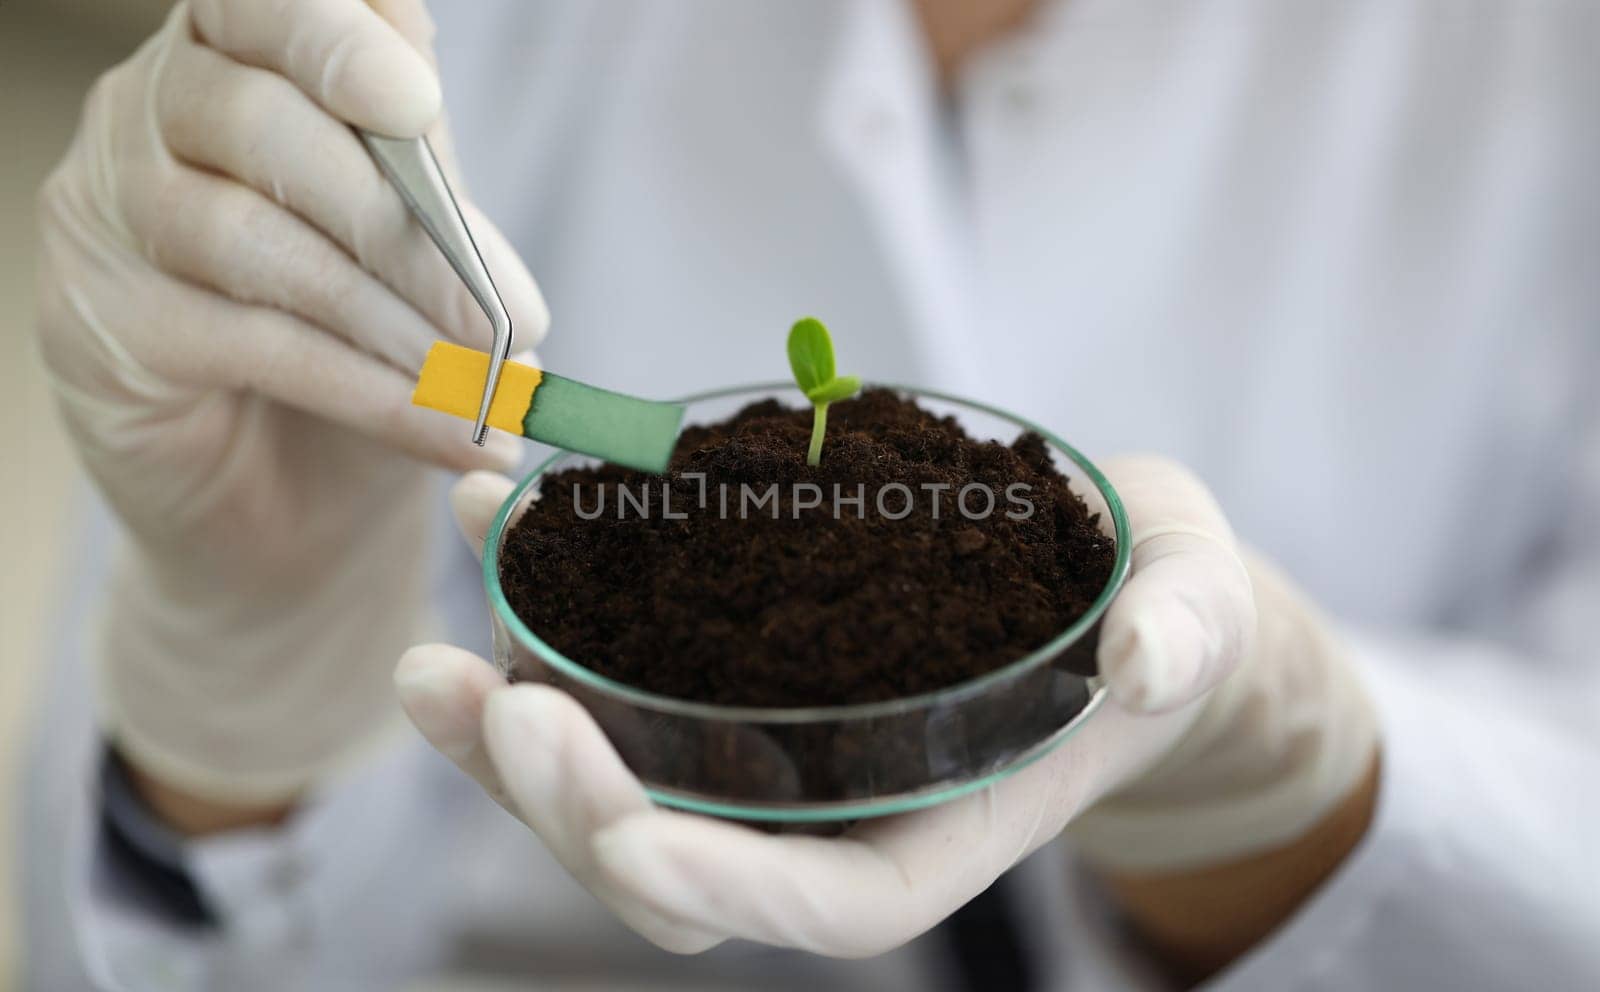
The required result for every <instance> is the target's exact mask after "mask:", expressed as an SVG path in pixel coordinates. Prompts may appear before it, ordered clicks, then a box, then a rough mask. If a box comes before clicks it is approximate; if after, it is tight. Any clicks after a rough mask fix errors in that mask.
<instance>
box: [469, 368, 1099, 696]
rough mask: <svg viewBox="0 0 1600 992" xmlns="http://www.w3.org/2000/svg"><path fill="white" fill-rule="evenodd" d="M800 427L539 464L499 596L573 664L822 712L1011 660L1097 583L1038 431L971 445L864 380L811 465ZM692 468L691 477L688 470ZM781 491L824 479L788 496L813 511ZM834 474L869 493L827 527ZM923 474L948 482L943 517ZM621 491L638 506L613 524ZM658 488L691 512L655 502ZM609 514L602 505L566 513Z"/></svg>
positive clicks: (777, 414) (723, 430)
mask: <svg viewBox="0 0 1600 992" xmlns="http://www.w3.org/2000/svg"><path fill="white" fill-rule="evenodd" d="M810 431H811V411H810V409H809V408H807V409H792V408H786V407H783V406H781V405H780V404H778V403H777V402H775V401H765V402H761V403H756V404H753V405H751V406H748V407H746V408H745V409H743V410H741V411H739V413H738V414H736V415H735V416H734V417H733V418H731V419H730V420H728V421H726V422H723V423H720V424H716V425H713V426H710V427H692V428H689V429H687V430H685V432H684V434H683V437H682V438H681V439H680V441H679V444H678V451H677V454H676V455H675V456H674V458H673V461H672V465H671V468H670V471H669V473H668V476H667V477H665V478H663V477H658V476H649V475H645V474H642V473H639V472H634V471H630V470H627V469H621V468H617V467H615V466H611V465H605V466H601V467H599V468H595V469H573V470H568V471H565V472H559V473H556V474H554V475H552V476H551V477H550V478H549V479H547V480H546V481H545V483H544V485H543V488H542V493H543V495H542V498H541V499H540V500H539V501H538V502H536V503H535V504H534V505H533V506H532V507H531V508H530V509H529V510H528V512H527V513H526V514H525V515H524V516H523V518H522V520H521V521H520V522H519V523H518V524H517V526H516V527H515V528H514V529H513V530H512V532H511V533H510V535H509V536H508V538H507V542H506V546H505V549H504V554H503V556H502V559H501V566H500V569H501V571H500V579H501V583H502V585H503V587H504V589H505V592H506V596H507V599H508V600H509V601H510V603H511V606H512V608H513V609H514V610H516V612H517V613H518V614H519V615H520V616H521V617H522V618H523V620H524V621H525V622H526V623H527V625H528V626H529V628H531V629H532V630H533V631H535V632H536V633H538V634H539V635H540V636H541V637H542V638H543V639H544V640H545V641H546V642H548V643H549V644H550V645H552V646H553V647H555V648H556V649H557V650H559V651H561V652H562V653H563V654H565V655H566V656H567V657H569V658H572V659H574V660H577V661H579V662H581V663H582V664H584V665H586V666H588V667H590V668H592V669H594V670H595V671H598V672H600V673H602V674H604V675H607V676H610V677H611V678H614V679H617V680H619V681H622V682H626V683H628V684H630V685H634V686H638V687H641V688H644V689H647V690H650V691H653V692H656V693H660V694H663V695H667V696H674V697H678V698H684V699H695V700H703V701H710V702H716V703H723V704H736V705H752V706H805V705H834V704H842V703H854V702H868V701H875V700H883V699H890V698H894V697H898V696H905V695H911V694H916V693H922V692H926V691H930V690H934V689H940V688H944V687H947V686H950V685H954V684H956V683H959V682H962V681H965V680H967V679H970V678H973V677H975V676H978V675H981V674H982V673H984V672H987V671H990V670H992V669H994V668H996V667H999V666H1002V665H1005V664H1007V663H1009V662H1012V661H1015V660H1017V659H1018V658H1020V657H1022V656H1023V655H1025V654H1027V653H1028V652H1030V651H1032V650H1034V649H1035V648H1038V647H1039V646H1040V645H1042V644H1044V643H1045V642H1047V641H1048V640H1050V639H1051V638H1052V637H1054V636H1055V635H1057V634H1059V633H1060V632H1061V631H1062V630H1063V629H1064V628H1066V627H1067V626H1068V625H1069V624H1070V623H1072V621H1073V620H1075V619H1076V618H1077V617H1079V616H1081V615H1082V614H1083V613H1084V612H1085V611H1086V610H1087V609H1088V608H1089V606H1090V604H1091V603H1093V601H1094V599H1095V598H1096V596H1098V595H1099V593H1100V591H1101V589H1102V588H1103V587H1104V586H1105V583H1106V580H1107V578H1108V576H1109V575H1110V572H1111V568H1112V563H1113V559H1114V546H1113V542H1112V540H1111V539H1110V538H1108V537H1106V536H1104V535H1103V534H1102V533H1101V532H1100V529H1099V527H1098V524H1097V518H1096V516H1095V515H1093V514H1091V513H1089V511H1088V509H1087V508H1086V507H1085V505H1084V503H1083V501H1082V500H1081V499H1079V498H1078V497H1077V496H1076V495H1075V494H1073V493H1072V491H1071V490H1070V489H1069V488H1068V487H1067V484H1066V480H1065V479H1064V478H1063V477H1062V476H1061V475H1060V474H1059V473H1058V472H1056V471H1055V469H1054V468H1053V467H1052V466H1051V464H1050V456H1049V454H1048V451H1047V450H1046V448H1045V444H1044V441H1043V440H1042V439H1041V438H1039V437H1038V436H1037V435H1024V436H1022V437H1021V438H1019V439H1017V441H1016V442H1015V443H1013V444H1012V445H1010V446H1009V447H1008V446H1005V445H1002V444H1000V443H998V442H994V441H988V442H979V441H975V440H973V439H972V438H970V437H968V436H967V435H966V434H965V433H964V432H963V431H962V430H961V428H960V427H959V426H958V425H957V424H956V423H955V422H954V420H952V419H950V418H943V419H941V418H938V417H935V416H934V415H932V414H930V413H928V412H927V411H925V410H923V409H922V408H920V407H918V406H917V405H916V404H914V403H912V402H910V401H908V400H906V399H903V398H901V397H899V396H897V395H896V394H894V393H892V392H889V391H886V390H877V389H875V390H868V391H867V392H865V393H863V394H862V395H861V396H860V397H859V398H857V399H854V400H849V401H845V402H841V403H836V404H834V405H833V407H832V409H831V410H830V412H829V423H828V433H827V442H826V445H825V447H824V449H823V454H822V464H821V465H820V466H818V467H815V468H813V467H809V466H807V465H806V462H805V455H806V446H807V442H808V440H809V437H810ZM696 472H700V473H704V474H705V480H704V487H705V488H704V490H702V488H701V485H702V484H701V481H700V480H699V479H697V478H693V477H688V478H686V477H685V473H696ZM773 483H777V484H778V493H777V518H776V519H773V516H772V513H773V507H772V504H771V503H767V504H764V505H761V506H759V507H755V506H754V504H753V503H752V502H750V501H743V503H742V491H741V488H740V487H741V484H748V486H749V487H750V492H751V498H752V500H753V499H755V498H759V497H760V496H762V495H764V494H765V492H766V490H767V487H769V486H770V485H772V484H773ZM795 483H815V484H816V485H817V486H819V487H820V494H813V493H811V492H808V491H805V490H802V491H801V492H800V493H799V496H800V498H801V501H802V502H807V501H809V498H811V497H814V496H816V495H820V499H821V505H820V506H817V507H815V508H803V509H801V510H799V511H798V512H799V517H798V519H795V512H796V511H795V505H796V503H795V499H794V496H795V494H794V491H793V489H792V485H793V484H795ZM892 483H900V484H902V485H904V486H907V487H909V489H910V492H911V495H912V496H913V512H912V513H911V514H910V515H909V516H906V517H905V518H904V519H898V520H895V519H888V518H887V516H884V515H880V512H879V509H878V506H877V503H876V500H875V498H874V497H875V494H876V493H878V491H879V490H880V488H881V487H883V486H886V485H889V484H892ZM970 483H982V484H984V485H986V486H988V487H989V488H990V490H991V491H992V492H993V493H994V494H995V499H996V502H995V505H994V509H993V510H992V512H989V513H987V514H986V515H985V514H983V512H982V511H983V510H984V509H985V506H986V503H987V501H986V500H985V499H984V498H982V494H981V492H979V491H973V492H972V493H971V494H970V496H971V498H970V499H969V500H968V502H967V503H966V509H967V510H968V511H970V513H971V514H972V515H973V516H980V517H981V519H969V517H968V515H966V514H964V513H963V512H961V508H960V506H958V503H957V494H958V493H959V492H960V490H961V489H962V487H964V486H967V485H968V484H970ZM1016 483H1023V484H1026V485H1027V486H1028V487H1030V488H1029V489H1028V490H1026V491H1021V490H1011V492H1012V493H1013V494H1014V495H1016V496H1019V497H1022V498H1025V499H1026V500H1028V501H1031V503H1032V512H1031V515H1029V516H1027V517H1026V518H1025V519H1014V517H1017V516H1020V515H1021V514H1022V513H1023V511H1024V510H1025V507H1024V506H1023V504H1022V503H1021V502H1019V501H1017V500H1009V499H1008V498H1007V492H1008V489H1007V487H1010V486H1012V485H1013V484H1016ZM723 484H726V486H727V489H726V490H725V491H726V493H727V497H726V500H727V502H726V505H727V511H726V515H724V514H723V512H721V510H720V506H721V493H722V492H723V491H724V490H722V489H721V486H722V485H723ZM835 484H837V485H838V486H839V492H840V494H841V495H842V496H843V497H845V498H849V497H853V496H854V495H856V493H857V488H856V487H857V486H858V485H862V486H864V487H865V489H864V493H865V496H866V499H865V505H864V507H863V508H862V509H859V510H858V508H857V506H856V504H854V503H845V502H841V503H840V504H839V513H838V517H837V519H836V518H835V513H834V505H835V504H834V500H833V493H834V486H835ZM925 484H943V485H945V486H947V487H949V488H947V489H943V490H941V491H939V493H938V497H939V503H940V507H939V516H938V518H937V519H935V517H934V514H933V501H934V496H935V493H934V492H932V491H930V490H927V489H924V488H923V486H924V485H925ZM619 486H626V487H629V489H630V492H631V494H632V496H633V498H634V500H635V502H628V503H625V504H623V506H622V507H621V509H622V514H623V518H622V519H618V516H619V504H622V503H623V501H622V500H620V499H619V494H618V487H619ZM663 486H666V487H668V488H669V489H670V500H669V504H670V506H669V508H670V510H671V513H672V514H673V516H674V517H676V516H678V515H680V514H681V515H683V516H684V519H673V518H669V517H668V516H667V515H666V514H665V513H664V512H663V502H662V500H663V495H662V493H663ZM575 487H576V489H575ZM602 491H603V492H604V500H605V502H604V503H603V504H601V502H600V501H601V498H602V496H601V493H602ZM646 491H648V498H649V512H648V514H641V513H640V512H638V509H637V505H636V504H637V502H638V501H640V500H641V499H642V496H641V494H642V493H643V492H646ZM702 491H703V492H704V494H705V506H704V508H703V509H702V508H701V506H700V501H701V494H702ZM575 500H576V503H575V502H574V501H575ZM883 503H884V507H885V508H886V510H887V512H888V513H889V514H898V513H900V512H901V510H902V508H903V506H904V505H905V494H903V493H901V492H899V491H893V490H890V491H886V492H885V495H884V499H883ZM602 505H603V508H604V510H603V513H601V514H600V516H598V517H597V518H595V519H583V518H582V517H581V516H580V512H579V511H582V513H584V514H589V515H593V514H594V513H595V512H596V510H597V509H598V508H599V507H600V506H602ZM741 509H743V511H744V513H743V516H742V518H741V512H740V511H741ZM1008 511H1009V513H1008ZM858 514H861V515H860V516H858ZM863 517H864V518H863ZM1093 648H1094V641H1093V638H1084V639H1083V640H1082V641H1080V643H1079V645H1078V646H1077V647H1076V648H1075V653H1074V654H1075V656H1074V655H1069V657H1068V658H1067V659H1066V661H1065V664H1066V667H1068V668H1070V669H1073V670H1076V671H1080V672H1082V673H1089V672H1092V671H1093Z"/></svg>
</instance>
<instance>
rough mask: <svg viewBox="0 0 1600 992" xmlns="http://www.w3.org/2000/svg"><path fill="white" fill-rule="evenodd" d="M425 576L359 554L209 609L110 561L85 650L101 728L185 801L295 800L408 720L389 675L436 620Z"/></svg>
mask: <svg viewBox="0 0 1600 992" xmlns="http://www.w3.org/2000/svg"><path fill="white" fill-rule="evenodd" d="M405 537H406V539H407V540H409V541H415V540H416V535H415V534H414V533H413V534H409V535H405ZM407 550H408V557H409V548H408V549H407ZM428 578H429V576H428V571H427V570H426V569H425V568H422V567H420V563H414V562H411V561H406V562H401V563H396V562H392V561H373V560H369V556H366V555H360V554H357V555H355V556H353V558H347V559H345V560H342V561H338V562H336V563H332V562H331V563H329V567H327V568H325V569H323V570H321V571H320V572H319V573H317V574H313V575H310V576H308V582H307V584H306V587H305V589H304V590H303V592H302V593H301V594H299V595H294V596H287V595H285V596H278V595H274V596H273V597H272V598H271V599H270V600H267V599H266V598H265V597H263V598H262V599H254V600H252V599H251V598H250V597H248V596H246V595H243V594H241V593H237V592H236V593H235V594H234V595H233V596H232V597H231V598H223V599H219V600H218V601H217V602H214V603H212V604H209V607H208V608H207V606H206V605H205V604H198V603H197V602H196V601H195V600H193V599H191V598H188V597H183V596H169V595H166V592H165V586H164V585H163V584H162V583H160V582H159V581H153V580H152V575H151V573H149V572H147V571H144V570H143V569H142V567H141V566H140V565H139V564H137V563H128V564H124V565H122V566H119V570H118V572H117V573H116V574H115V575H114V576H113V584H112V587H111V589H110V591H109V597H108V603H107V610H106V613H105V614H104V616H103V621H102V623H101V624H100V629H99V630H98V631H97V636H96V637H95V638H94V647H93V649H92V650H93V661H94V667H95V670H96V676H97V685H96V688H97V706H98V710H99V717H100V722H101V726H102V728H103V730H104V733H105V735H106V736H107V738H108V739H111V740H114V741H115V742H116V745H117V748H118V750H119V751H120V752H121V753H122V754H123V755H125V756H126V757H127V758H128V760H129V761H130V762H131V763H132V764H134V765H136V766H137V767H138V768H139V769H140V770H141V771H142V772H144V773H145V774H146V775H148V776H150V777H151V778H152V779H153V780H155V781H158V782H160V783H163V784H165V785H167V786H169V787H171V788H172V789H174V790H176V791H177V792H178V793H181V794H182V795H184V796H186V797H189V798H190V799H198V800H204V801H207V802H211V803H215V804H217V805H218V806H220V807H224V808H227V807H249V808H253V809H255V808H263V807H274V806H278V805H282V804H286V803H292V802H293V801H294V800H295V798H296V797H298V796H299V795H301V794H302V793H304V792H305V791H306V790H307V789H308V788H310V787H312V786H313V785H314V784H316V783H317V782H319V781H321V780H324V779H326V778H328V777H330V776H332V775H333V774H335V773H336V772H337V771H338V770H340V769H341V768H343V767H345V766H347V765H348V764H350V763H351V762H353V761H354V760H356V759H358V758H361V757H364V756H365V755H366V754H367V753H368V752H369V751H370V749H371V748H372V747H373V746H374V745H375V744H376V743H377V742H379V741H386V740H387V739H388V733H386V732H387V731H396V732H397V731H398V729H399V728H400V727H401V726H403V724H404V720H403V718H402V716H401V714H400V712H399V708H398V706H397V704H396V703H395V700H394V695H393V691H392V680H391V672H392V669H393V666H394V659H395V658H397V657H399V655H400V654H401V653H402V652H403V651H404V650H405V649H406V648H407V647H409V646H410V645H411V644H413V643H416V641H417V640H418V639H419V637H420V636H421V635H422V634H424V633H425V632H427V628H428V627H429V626H430V625H431V615H430V613H429V611H428V610H427V609H426V608H425V607H424V605H423V604H424V602H425V597H426V592H427V583H428ZM198 825H203V824H198Z"/></svg>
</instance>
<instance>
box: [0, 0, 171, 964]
mask: <svg viewBox="0 0 1600 992" xmlns="http://www.w3.org/2000/svg"><path fill="white" fill-rule="evenodd" d="M168 6H169V4H168V3H165V2H163V0H112V2H110V3H107V2H105V0H3V2H0V134H4V135H6V138H5V149H6V150H5V152H4V154H3V155H0V231H3V232H4V234H3V236H0V466H4V469H3V474H4V478H5V480H6V483H5V485H3V486H0V548H3V549H4V556H5V567H4V568H3V569H0V797H3V798H0V989H10V988H13V987H15V985H16V983H17V981H18V979H17V977H16V976H17V974H18V963H19V961H20V955H21V954H22V953H24V950H25V949H24V948H22V947H20V946H19V941H18V939H17V931H18V926H17V906H18V899H17V893H16V884H17V870H16V868H17V866H16V863H15V859H16V844H15V842H14V837H13V831H14V830H15V829H16V823H15V820H16V816H15V812H16V810H17V805H18V793H19V788H20V780H19V774H20V772H21V767H22V764H21V757H22V756H21V754H20V753H19V752H20V747H21V744H22V741H23V740H24V739H25V737H26V734H27V727H28V720H29V718H30V716H31V714H32V713H33V711H34V707H32V706H30V704H29V701H30V698H31V692H30V689H31V687H32V686H33V685H34V684H35V682H36V679H35V675H36V673H37V671H38V668H39V665H40V664H41V662H42V660H43V659H46V658H48V657H49V656H50V650H49V642H48V636H47V635H48V633H49V630H50V627H51V624H52V619H53V618H52V616H51V611H52V609H53V607H52V604H53V603H54V602H55V600H56V589H57V583H59V582H60V581H61V574H62V568H61V564H62V561H61V558H62V549H63V548H64V547H68V546H69V544H70V542H69V540H68V535H67V532H66V526H67V522H68V521H69V520H70V519H71V517H72V514H73V509H74V505H75V504H76V502H77V501H78V500H79V499H80V498H81V489H80V475H79V470H78V466H77V465H76V463H75V462H74V461H73V457H72V453H71V451H70V450H69V449H68V447H67V444H66V441H65V439H64V438H63V437H62V431H61V425H60V423H59V422H58V421H57V419H56V415H55V410H54V409H53V407H52V404H51V401H50V397H49V391H48V389H47V388H46V386H45V382H44V373H43V370H42V369H41V368H40V365H39V357H38V353H37V352H38V350H37V348H35V347H34V343H33V331H32V320H33V271H34V222H33V193H34V190H35V188H36V187H38V185H39V182H40V181H41V180H42V179H43V178H44V177H45V176H46V175H47V174H48V173H49V171H50V169H51V168H52V167H53V166H54V164H55V162H56V160H57V159H59V158H60V157H61V154H62V152H63V151H64V150H65V149H66V147H67V142H68V141H70V140H71V137H72V130H73V126H74V124H75V123H76V121H77V118H78V108H79V106H80V105H81V103H82V102H83V96H84V92H85V91H86V90H87V89H88V87H89V84H90V83H91V82H92V81H93V80H94V78H95V77H96V76H98V75H99V74H100V73H101V72H103V71H105V70H106V69H107V68H108V67H110V66H112V65H114V64H116V63H117V62H119V61H121V60H122V59H123V58H125V57H126V56H127V54H128V53H129V52H131V51H132V50H133V49H134V48H135V47H136V46H137V45H138V44H139V41H140V39H142V38H143V37H144V36H145V35H147V34H149V33H150V32H151V31H153V30H155V27H156V25H157V24H158V22H159V21H160V19H161V16H162V14H163V12H164V10H165V9H166V7H168Z"/></svg>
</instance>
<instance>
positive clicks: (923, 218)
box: [816, 0, 981, 393]
mask: <svg viewBox="0 0 1600 992" xmlns="http://www.w3.org/2000/svg"><path fill="white" fill-rule="evenodd" d="M843 15H844V16H843V19H842V20H841V22H840V29H839V33H838V36H837V38H836V41H835V42H834V45H833V50H832V54H831V55H830V56H829V57H828V59H827V60H826V62H825V65H824V73H823V84H822V90H821V97H820V102H819V107H818V115H817V122H816V123H817V128H818V132H819V134H818V136H819V139H820V143H821V146H822V148H823V149H824V154H825V155H826V156H827V157H828V158H829V159H830V160H831V161H832V163H833V164H834V165H835V167H836V168H837V169H838V170H839V172H840V174H841V176H843V178H844V180H845V182H846V183H847V185H848V186H850V188H851V189H852V191H853V192H854V193H855V194H856V196H857V198H858V199H859V201H860V203H861V207H862V209H863V210H864V212H865V213H866V214H867V217H868V220H869V222H870V226H871V228H872V229H873V231H874V232H875V233H876V235H877V238H878V241H879V244H880V248H881V250H882V251H883V253H884V257H885V258H886V260H887V262H888V266H889V270H890V272H891V273H892V276H893V279H894V289H895V292H896V295H897V297H898V299H899V300H900V303H901V304H902V309H903V311H904V312H905V314H906V318H907V321H908V322H909V323H910V324H911V325H912V326H913V327H914V328H916V329H917V331H918V332H919V333H918V334H917V335H916V336H915V339H916V340H919V341H922V342H924V344H923V346H922V347H923V348H924V349H925V350H924V354H923V355H922V356H921V357H922V358H923V360H924V363H925V367H924V369H923V370H922V371H923V377H924V379H925V381H927V382H929V383H930V384H937V385H939V386H943V387H945V388H948V389H954V390H961V391H966V392H969V393H970V392H981V390H979V389H978V388H977V387H978V383H976V382H975V381H973V380H974V378H975V368H976V366H975V363H974V358H975V357H976V355H975V353H976V349H977V346H978V340H977V338H978V333H977V325H976V324H975V323H974V321H973V320H972V314H973V306H972V302H973V301H972V275H973V265H972V263H971V260H970V258H969V257H968V253H969V251H970V246H971V238H970V237H967V236H965V234H964V232H963V231H962V228H963V227H964V226H965V220H964V217H963V212H964V209H963V206H962V202H963V201H962V197H961V195H960V191H959V183H958V181H957V180H956V177H955V173H954V169H955V165H956V160H955V156H954V155H952V151H953V148H947V147H945V145H946V143H947V142H949V141H950V139H949V136H948V135H947V133H946V131H945V128H944V127H943V125H942V123H941V115H942V113H943V108H942V104H941V97H940V94H939V87H938V79H937V76H936V71H935V68H934V65H933V60H932V57H931V54H930V53H929V52H928V50H927V47H926V44H925V42H924V36H923V34H922V30H921V25H920V24H918V23H917V19H916V15H915V13H914V12H913V11H912V10H911V9H910V6H909V3H908V2H907V0H853V2H850V3H847V4H846V5H845V7H844V8H843Z"/></svg>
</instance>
